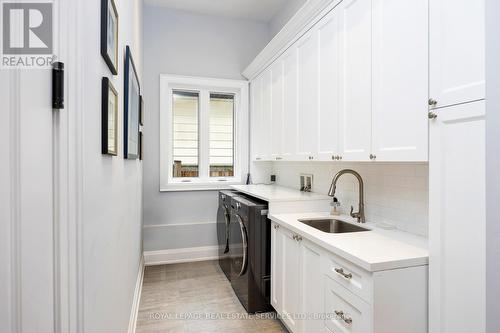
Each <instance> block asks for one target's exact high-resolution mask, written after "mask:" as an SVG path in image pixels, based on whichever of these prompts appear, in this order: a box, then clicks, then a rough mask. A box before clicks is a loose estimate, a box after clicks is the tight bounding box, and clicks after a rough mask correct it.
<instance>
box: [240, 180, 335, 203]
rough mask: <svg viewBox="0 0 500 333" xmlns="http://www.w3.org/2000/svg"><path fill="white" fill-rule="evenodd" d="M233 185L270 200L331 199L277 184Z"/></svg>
mask: <svg viewBox="0 0 500 333" xmlns="http://www.w3.org/2000/svg"><path fill="white" fill-rule="evenodd" d="M231 187H232V188H234V189H235V190H238V191H240V192H243V193H246V194H249V195H251V196H254V197H256V198H259V199H262V200H265V201H268V202H279V201H313V200H331V198H330V197H329V196H327V195H324V194H318V193H312V192H301V191H299V190H296V189H291V188H288V187H283V186H277V185H263V184H262V185H232V186H231Z"/></svg>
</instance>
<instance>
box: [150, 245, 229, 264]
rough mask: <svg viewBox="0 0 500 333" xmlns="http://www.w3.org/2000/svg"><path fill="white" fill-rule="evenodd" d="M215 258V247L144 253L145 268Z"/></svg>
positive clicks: (217, 255) (216, 253) (216, 254)
mask: <svg viewBox="0 0 500 333" xmlns="http://www.w3.org/2000/svg"><path fill="white" fill-rule="evenodd" d="M217 258H219V247H218V246H217V245H215V246H203V247H191V248H184V249H171V250H161V251H145V252H144V260H145V263H146V266H153V265H165V264H177V263H183V262H193V261H205V260H215V259H217Z"/></svg>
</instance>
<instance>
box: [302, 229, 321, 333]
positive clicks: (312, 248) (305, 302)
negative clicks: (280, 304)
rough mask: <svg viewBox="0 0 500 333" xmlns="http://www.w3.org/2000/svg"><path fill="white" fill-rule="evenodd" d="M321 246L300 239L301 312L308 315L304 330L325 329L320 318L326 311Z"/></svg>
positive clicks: (319, 330)
mask: <svg viewBox="0 0 500 333" xmlns="http://www.w3.org/2000/svg"><path fill="white" fill-rule="evenodd" d="M321 252H322V250H321V248H319V247H317V246H316V245H315V244H313V243H311V242H309V241H307V240H305V239H304V240H301V241H300V257H301V259H302V265H301V267H300V277H301V282H300V286H301V288H300V289H301V290H306V292H303V293H302V298H301V302H300V309H301V313H303V314H305V315H306V317H305V318H303V319H302V332H304V333H306V332H322V331H324V329H323V327H324V324H323V320H321V319H320V318H318V315H319V314H322V313H323V312H324V290H325V289H324V285H323V274H322V269H321V267H322V255H321Z"/></svg>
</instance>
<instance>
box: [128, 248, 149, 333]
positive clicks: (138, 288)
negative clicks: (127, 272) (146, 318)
mask: <svg viewBox="0 0 500 333" xmlns="http://www.w3.org/2000/svg"><path fill="white" fill-rule="evenodd" d="M144 267H145V265H144V256H142V257H141V262H140V263H139V271H138V272H137V280H136V282H135V290H134V300H133V302H132V309H131V311H130V320H129V324H128V331H127V332H128V333H135V328H136V326H137V317H138V314H139V305H140V303H141V302H140V300H141V293H142V282H143V281H144Z"/></svg>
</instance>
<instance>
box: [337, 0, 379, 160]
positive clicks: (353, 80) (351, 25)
mask: <svg viewBox="0 0 500 333" xmlns="http://www.w3.org/2000/svg"><path fill="white" fill-rule="evenodd" d="M336 10H339V11H340V12H339V15H340V17H339V19H340V20H341V27H342V28H341V38H342V41H341V43H342V51H341V60H340V61H341V68H342V70H341V74H342V75H341V80H342V81H341V91H342V93H341V110H340V126H339V133H340V154H341V155H342V157H343V159H344V160H349V161H366V160H369V156H370V153H371V136H372V123H371V115H372V107H371V106H372V97H371V96H372V95H371V89H372V84H371V68H372V66H371V61H372V59H371V53H372V52H371V51H372V50H371V45H372V40H371V37H372V28H371V15H372V7H371V0H344V1H343V2H342V3H340V5H339V6H338V9H336Z"/></svg>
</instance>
